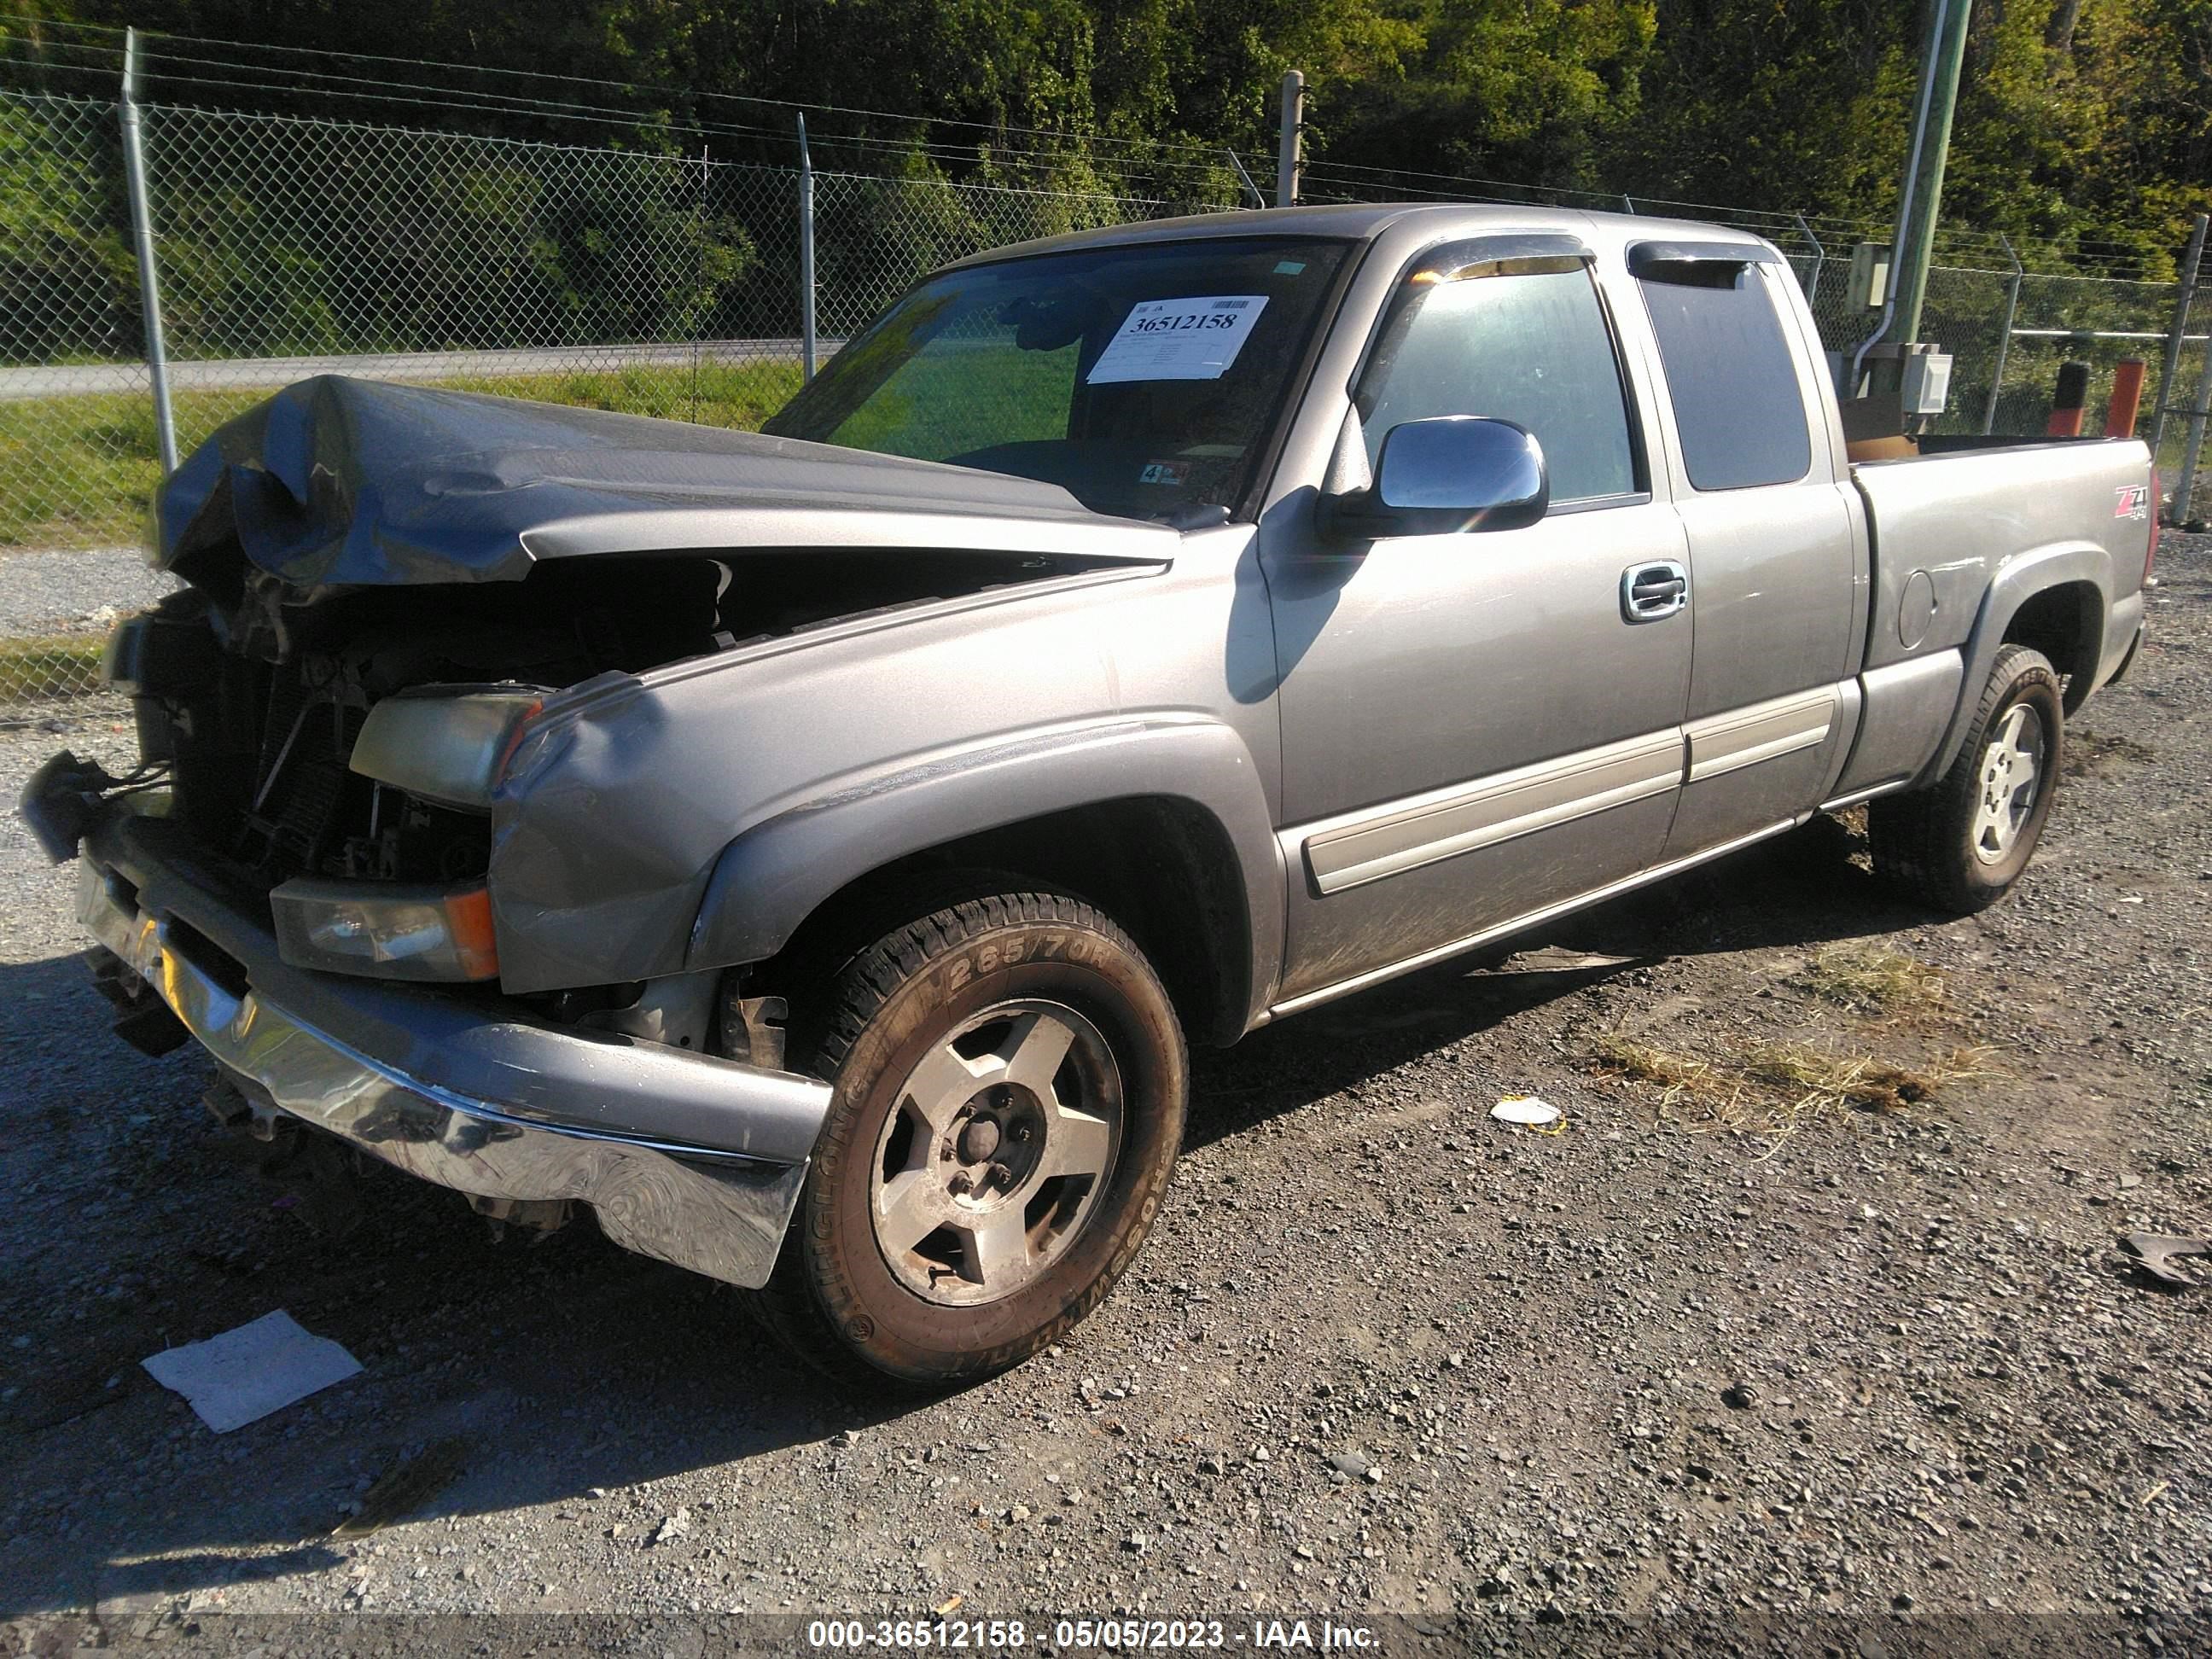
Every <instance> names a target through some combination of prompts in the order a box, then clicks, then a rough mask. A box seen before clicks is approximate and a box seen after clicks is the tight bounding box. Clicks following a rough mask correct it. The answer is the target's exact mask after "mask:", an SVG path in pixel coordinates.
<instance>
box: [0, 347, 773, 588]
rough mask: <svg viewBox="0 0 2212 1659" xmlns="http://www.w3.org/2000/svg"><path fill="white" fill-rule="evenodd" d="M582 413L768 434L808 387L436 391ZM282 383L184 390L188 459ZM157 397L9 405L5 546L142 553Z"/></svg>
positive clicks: (567, 379)
mask: <svg viewBox="0 0 2212 1659" xmlns="http://www.w3.org/2000/svg"><path fill="white" fill-rule="evenodd" d="M425 384H435V385H437V386H442V387H443V388H445V389H446V390H448V391H454V392H493V393H495V394H498V395H500V396H502V397H509V398H533V399H535V400H537V401H538V402H540V403H549V404H568V405H571V406H573V407H576V408H582V409H608V410H618V411H620V412H622V413H623V414H627V415H653V416H660V417H662V418H664V419H668V420H678V421H690V422H695V423H696V424H698V425H702V426H720V427H732V428H737V429H738V430H741V431H747V432H750V431H754V430H757V428H759V426H760V424H761V422H763V421H765V420H766V419H768V417H769V416H770V415H773V414H774V413H775V411H776V410H779V409H781V408H782V407H783V405H784V404H785V403H786V402H787V401H788V399H789V398H790V397H791V395H792V393H793V392H796V391H798V390H799V366H798V365H797V364H796V363H715V362H702V363H700V364H699V365H698V366H697V367H696V368H693V367H692V366H690V365H688V364H684V365H674V366H657V367H638V368H617V369H609V370H605V371H604V372H594V373H582V372H579V373H574V374H565V373H564V374H509V375H500V376H496V377H483V378H479V379H472V380H471V379H460V380H444V381H438V382H435V383H427V382H426V383H425ZM273 391H274V388H272V387H266V386H261V387H248V388H243V389H240V390H237V391H226V392H178V393H177V394H176V399H175V403H176V416H177V441H178V443H179V446H180V447H182V448H183V449H184V451H185V453H191V447H192V446H193V445H195V444H197V443H199V442H201V441H203V440H204V439H206V438H207V437H208V436H209V435H210V434H212V433H213V432H214V431H215V430H216V428H217V427H220V426H221V425H222V424H223V422H226V421H228V420H231V419H232V418H234V416H239V415H241V414H243V413H245V412H246V410H249V409H251V408H252V407H253V406H254V405H255V404H258V403H261V402H263V401H264V399H266V398H268V397H270V394H271V392H273ZM157 454H158V452H157V450H156V447H155V432H154V405H153V398H152V396H151V394H150V393H148V392H98V393H88V394H84V395H80V396H76V397H62V398H10V399H7V400H5V401H0V547H34V548H87V547H131V546H136V545H137V544H139V543H140V542H141V541H142V540H143V537H144V534H145V527H146V523H147V519H148V514H149V508H150V504H151V502H152V501H153V497H154V488H155V485H156V484H158V483H160V482H161V463H160V461H159V459H157Z"/></svg>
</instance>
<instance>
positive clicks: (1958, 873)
mask: <svg viewBox="0 0 2212 1659" xmlns="http://www.w3.org/2000/svg"><path fill="white" fill-rule="evenodd" d="M2065 722H2066V714H2065V708H2064V705H2063V702H2062V701H2061V699H2060V696H2059V688H2058V676H2057V672H2056V671H2054V670H2053V669H2052V668H2051V663H2050V659H2048V658H2046V657H2045V656H2044V655H2043V653H2041V652H2039V651H2031V650H2029V649H2027V647H2025V646H2019V645H2008V646H2005V647H2002V649H2000V650H1999V651H1998V653H1997V655H1996V661H1995V662H1994V663H1992V664H1991V665H1990V678H1989V681H1988V684H1987V685H1986V686H1985V687H1984V690H1983V692H1982V697H1981V702H1979V703H1978V705H1977V706H1976V708H1975V711H1974V723H1973V725H1972V727H1971V728H1970V729H1969V730H1968V732H1967V733H1966V742H1965V743H1964V744H1961V745H1960V750H1959V757H1958V758H1957V759H1956V760H1955V761H1954V762H1953V763H1951V769H1950V770H1949V771H1948V772H1946V773H1945V774H1944V775H1943V776H1942V779H1941V780H1940V781H1938V782H1937V783H1936V785H1935V786H1934V787H1932V788H1929V789H1924V790H1920V791H1917V792H1916V793H1912V794H1909V795H1885V796H1882V797H1880V798H1879V799H1875V800H1873V801H1871V802H1869V804H1868V806H1867V839H1868V841H1869V843H1870V845H1871V848H1872V851H1873V854H1874V863H1875V870H1876V871H1878V872H1881V874H1883V875H1885V876H1887V877H1888V878H1890V879H1892V880H1893V881H1894V882H1896V883H1897V884H1899V886H1901V887H1904V888H1905V890H1908V891H1910V892H1911V893H1912V894H1913V895H1914V896H1916V897H1918V898H1921V899H1923V900H1925V901H1926V902H1928V903H1929V904H1932V905H1934V906H1936V908H1938V909H1942V910H1948V911H1950V912H1952V913H1953V914H1954V915H1971V914H1972V912H1974V911H1976V910H1979V909H1983V908H1986V907H1987V906H1989V905H1990V904H1993V903H1995V902H1996V901H1997V900H1998V899H2000V898H2002V897H2003V896H2004V895H2005V893H2006V892H2007V891H2008V890H2010V888H2011V886H2012V884H2013V883H2014V882H2015V881H2017V880H2018V879H2019V878H2020V874H2021V872H2022V871H2023V870H2025V869H2027V861H2028V859H2029V858H2030V857H2031V856H2032V855H2033V854H2034V852H2035V844H2036V842H2038V841H2039V839H2041V837H2042V835H2043V825H2044V823H2045V820H2046V819H2047V818H2049V817H2050V816H2051V801H2052V799H2054V798H2055V796H2056V795H2057V791H2058V772H2059V766H2060V763H2061V761H2062V759H2063V744H2064V738H2065Z"/></svg>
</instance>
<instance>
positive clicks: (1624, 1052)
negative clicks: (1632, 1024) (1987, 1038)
mask: <svg viewBox="0 0 2212 1659" xmlns="http://www.w3.org/2000/svg"><path fill="white" fill-rule="evenodd" d="M1990 1054H1991V1051H1990V1050H1989V1049H1987V1048H1954V1049H1953V1050H1952V1051H1951V1053H1950V1054H1948V1055H1946V1056H1945V1057H1944V1058H1943V1059H1942V1060H1939V1061H1936V1062H1935V1063H1933V1064H1930V1065H1928V1066H1922V1067H1920V1068H1918V1069H1917V1070H1913V1069H1908V1068H1906V1067H1904V1066H1894V1065H1892V1064H1890V1063H1888V1062H1887V1061H1886V1060H1880V1059H1878V1058H1876V1057H1875V1055H1873V1054H1841V1053H1836V1052H1833V1051H1831V1050H1826V1049H1820V1048H1808V1047H1805V1046H1803V1045H1802V1044H1796V1043H1770V1044H1763V1045H1761V1046H1759V1047H1757V1048H1749V1049H1746V1050H1743V1051H1742V1052H1741V1053H1731V1054H1721V1055H1719V1056H1718V1057H1717V1058H1713V1059H1702V1058H1699V1057H1697V1056H1694V1055H1690V1054H1678V1053H1675V1052H1674V1051H1672V1050H1669V1049H1665V1048H1654V1047H1652V1046H1650V1044H1648V1043H1642V1042H1632V1041H1629V1040H1628V1039H1626V1038H1623V1037H1609V1038H1607V1039H1606V1040H1605V1041H1604V1042H1601V1043H1600V1044H1599V1045H1598V1048H1597V1050H1596V1052H1595V1054H1593V1055H1592V1056H1591V1065H1592V1066H1593V1068H1594V1069H1595V1071H1596V1073H1597V1074H1598V1075H1599V1076H1601V1077H1609V1078H1618V1079H1623V1080H1624V1081H1626V1082H1629V1083H1633V1084H1638V1085H1643V1086H1644V1087H1646V1088H1649V1089H1653V1090H1656V1091H1657V1093H1658V1102H1657V1104H1658V1109H1659V1115H1660V1117H1661V1118H1662V1120H1663V1121H1668V1122H1670V1123H1673V1124H1674V1125H1675V1126H1676V1127H1679V1128H1682V1129H1685V1130H1687V1131H1689V1132H1690V1133H1694V1134H1704V1133H1712V1132H1714V1131H1717V1130H1721V1131H1731V1132H1735V1133H1746V1134H1756V1135H1765V1136H1770V1137H1771V1138H1773V1139H1774V1140H1775V1142H1776V1144H1777V1146H1778V1145H1779V1144H1780V1143H1781V1142H1782V1141H1783V1140H1785V1139H1788V1138H1789V1137H1790V1136H1791V1135H1793V1134H1795V1133H1797V1131H1798V1130H1800V1129H1802V1128H1804V1127H1806V1126H1807V1125H1808V1124H1811V1123H1815V1122H1818V1121H1821V1120H1823V1119H1826V1118H1833V1117H1840V1116H1844V1115H1848V1114H1850V1113H1852V1112H1901V1111H1905V1110H1909V1109H1911V1108H1914V1107H1917V1106H1924V1105H1926V1104H1928V1103H1929V1102H1931V1101H1933V1100H1935V1099H1936V1097H1938V1096H1939V1095H1940V1094H1941V1093H1942V1091H1943V1090H1945V1089H1946V1088H1948V1087H1949V1086H1950V1085H1953V1084H1956V1083H1964V1082H1967V1081H1970V1080H1972V1079H1976V1078H1984V1077H1989V1076H1992V1075H1994V1073H1993V1071H1992V1070H1991V1067H1990ZM1770 1151H1771V1149H1770Z"/></svg>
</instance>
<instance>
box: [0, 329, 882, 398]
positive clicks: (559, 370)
mask: <svg viewBox="0 0 2212 1659" xmlns="http://www.w3.org/2000/svg"><path fill="white" fill-rule="evenodd" d="M840 344H842V341H835V340H825V341H823V342H821V343H819V345H818V347H817V350H818V351H819V353H820V355H821V356H824V357H826V356H829V354H830V353H831V352H833V351H835V350H836V348H837V347H838V346H839V345H840ZM695 354H696V356H698V357H699V358H700V359H701V360H702V361H704V362H716V363H754V362H798V361H799V341H797V340H796V339H763V340H706V341H702V342H700V343H698V344H697V345H696V346H693V345H631V346H622V345H592V346H547V347H539V348H536V349H531V350H526V351H417V352H378V353H368V354H363V355H360V356H331V357H234V358H219V359H210V360H208V361H205V362H171V363H170V365H169V384H170V385H171V386H172V387H173V388H174V389H175V390H177V391H179V392H208V391H223V390H229V389H234V388H244V387H252V386H289V385H291V384H292V382H293V381H295V380H306V379H307V377H308V376H310V375H313V374H351V375H356V376H359V377H361V378H363V379H367V380H473V379H479V378H481V379H493V378H496V377H498V376H501V375H509V374H574V373H578V372H582V373H586V374H589V373H596V372H600V371H604V370H606V369H611V368H637V367H643V368H682V367H684V366H685V365H687V364H689V363H690V362H691V361H692V358H693V356H694V355H695ZM146 386H147V375H146V366H145V365H144V364H143V363H77V364H66V365H54V366H46V365H40V366H35V367H32V368H0V401H7V400H9V399H15V400H21V399H24V398H60V397H75V396H79V395H82V394H86V393H93V392H143V391H144V390H145V389H146Z"/></svg>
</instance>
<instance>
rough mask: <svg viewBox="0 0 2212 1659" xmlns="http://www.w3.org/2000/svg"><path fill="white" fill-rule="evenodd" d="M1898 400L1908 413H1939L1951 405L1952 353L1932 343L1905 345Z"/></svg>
mask: <svg viewBox="0 0 2212 1659" xmlns="http://www.w3.org/2000/svg"><path fill="white" fill-rule="evenodd" d="M1904 367H1905V373H1904V376H1903V378H1902V380H1901V381H1900V383H1899V387H1898V400H1899V403H1900V404H1903V406H1904V413H1905V414H1907V415H1941V414H1942V412H1943V411H1944V410H1947V409H1948V408H1949V407H1950V406H1951V354H1950V353H1949V352H1948V351H1938V350H1936V348H1935V347H1933V346H1923V345H1914V346H1908V347H1906V348H1905V365H1904Z"/></svg>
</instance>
